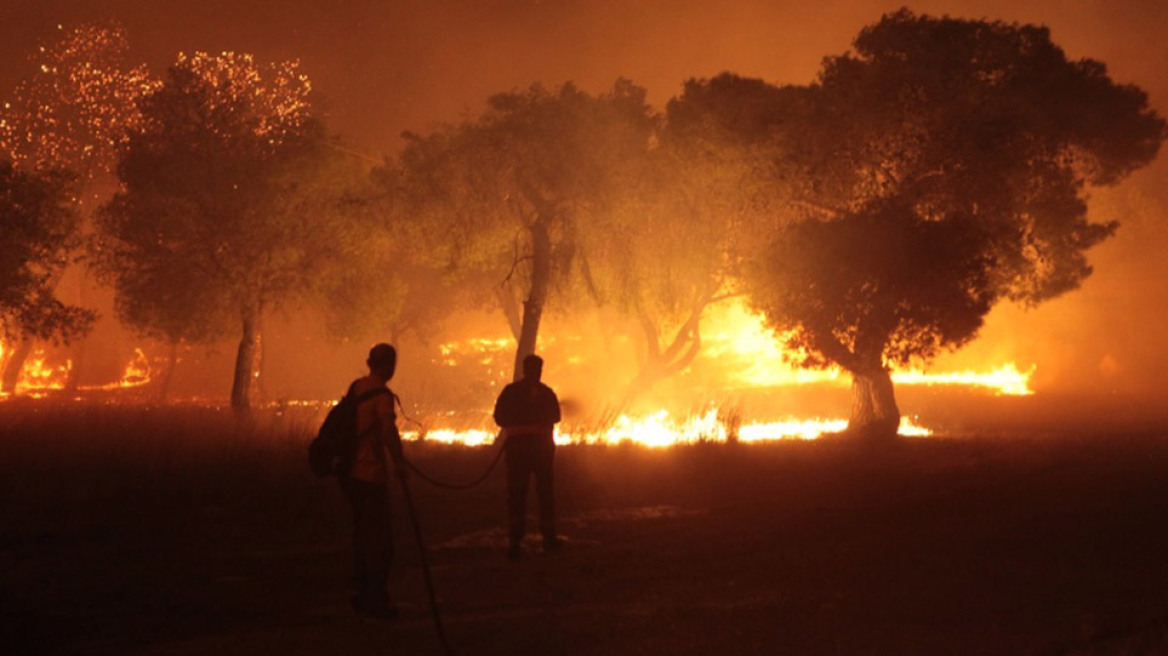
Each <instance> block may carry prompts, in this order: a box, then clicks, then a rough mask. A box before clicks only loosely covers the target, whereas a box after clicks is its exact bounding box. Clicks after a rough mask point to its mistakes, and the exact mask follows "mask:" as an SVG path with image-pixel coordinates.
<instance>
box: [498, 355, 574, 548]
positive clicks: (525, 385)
mask: <svg viewBox="0 0 1168 656" xmlns="http://www.w3.org/2000/svg"><path fill="white" fill-rule="evenodd" d="M542 375H543V359H542V358H540V357H539V356H538V355H529V356H527V357H526V358H524V359H523V378H522V379H520V380H517V381H515V382H514V383H511V384H510V385H508V386H506V387H504V388H503V391H502V392H501V393H500V394H499V398H498V400H497V401H495V423H496V424H498V425H499V426H501V427H502V429H503V435H504V439H505V440H506V441H505V442H504V447H503V448H505V449H506V458H507V519H508V525H507V529H508V531H507V533H508V535H507V537H508V539H509V546H508V548H507V557H508V558H509V559H511V560H515V559H518V558H519V555H520V553H521V549H520V545H521V544H522V543H523V536H524V534H525V533H526V526H525V523H526V522H525V520H526V516H527V486H528V482H529V481H530V480H531V478H532V477H533V476H534V477H535V492H536V496H537V497H538V498H539V530H540V533H542V534H543V545H544V549H545V550H546V551H554V550H555V549H558V548H559V547H560V539H559V538H558V537H557V536H556V527H555V498H554V495H553V491H552V464H553V460H554V457H555V452H556V443H555V439H554V438H555V430H556V427H555V425H556V424H557V423H558V422H559V421H560V401H559V399H557V398H556V393H555V392H553V391H552V388H550V387H548V386H547V385H544V384H543V383H542V382H540V377H541V376H542Z"/></svg>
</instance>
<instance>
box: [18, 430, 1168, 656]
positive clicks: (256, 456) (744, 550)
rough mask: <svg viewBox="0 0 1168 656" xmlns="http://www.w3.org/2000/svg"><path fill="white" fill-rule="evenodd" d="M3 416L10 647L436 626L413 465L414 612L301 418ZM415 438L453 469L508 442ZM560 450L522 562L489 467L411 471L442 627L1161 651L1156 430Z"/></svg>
mask: <svg viewBox="0 0 1168 656" xmlns="http://www.w3.org/2000/svg"><path fill="white" fill-rule="evenodd" d="M7 419H9V421H6V422H4V423H2V424H0V426H3V428H0V443H2V444H3V445H4V446H3V448H4V451H5V452H6V455H5V457H4V458H3V459H2V460H0V474H2V475H3V478H2V481H3V482H0V513H2V515H0V518H2V520H3V522H2V524H0V567H2V569H0V613H2V615H0V617H2V624H0V640H2V642H0V644H3V645H4V647H3V651H4V652H5V653H9V654H23V653H29V654H104V653H110V654H212V653H213V654H333V653H354V654H357V653H394V654H442V653H443V648H442V645H441V643H440V641H439V639H438V636H437V633H436V630H435V626H434V622H433V618H432V615H431V611H430V608H429V605H428V602H427V595H426V588H425V586H424V579H423V576H422V569H421V565H420V563H421V559H420V557H419V551H418V548H417V546H416V544H415V542H414V540H413V533H412V531H411V528H410V524H409V521H408V514H407V511H406V508H405V507H404V504H403V495H402V494H401V491H400V490H395V495H394V498H395V501H396V503H397V507H396V508H395V510H396V511H397V516H396V518H395V519H396V524H395V531H396V546H397V564H396V568H395V573H394V581H393V587H394V590H393V593H394V595H395V597H396V600H397V602H398V603H399V605H400V607H401V609H402V615H401V617H400V618H398V619H397V620H393V621H373V620H368V619H364V618H362V617H360V616H358V615H355V614H354V613H353V612H352V611H351V610H350V609H349V608H348V604H347V591H346V589H345V582H346V578H347V567H348V564H349V563H348V557H349V543H348V538H349V533H348V531H349V517H348V516H347V513H346V509H345V507H344V504H343V502H342V500H341V497H340V494H339V492H338V491H337V490H336V489H335V483H334V482H333V481H330V480H321V479H315V478H313V477H312V475H311V474H310V473H309V471H308V468H307V465H306V462H305V460H304V451H303V446H304V440H305V439H306V433H305V432H304V431H303V430H295V429H294V428H288V429H286V430H285V429H272V430H267V431H266V432H257V433H239V432H232V431H231V430H229V429H227V428H225V424H216V423H214V422H208V421H204V419H203V418H197V419H195V418H189V420H186V419H184V418H176V417H175V416H173V414H172V415H167V416H161V417H145V418H143V417H140V416H134V415H122V414H118V413H115V412H112V411H103V412H102V413H101V414H100V415H96V416H94V415H79V416H72V417H70V418H66V419H61V418H60V417H46V416H37V417H33V418H31V419H25V420H22V421H11V417H8V418H7ZM62 422H64V423H62ZM175 426H180V428H175ZM407 450H408V451H407V452H408V453H409V455H410V457H411V458H412V460H413V461H414V462H415V463H416V464H417V466H419V467H420V468H422V469H423V470H424V471H426V472H427V473H429V474H430V475H432V476H435V477H439V478H442V479H444V480H448V481H451V482H457V481H467V480H471V479H473V478H474V477H475V476H476V475H477V474H478V473H480V472H481V471H482V470H483V469H484V468H485V467H486V465H487V464H489V463H490V461H491V460H492V457H493V453H492V450H491V448H490V447H483V448H477V449H473V448H458V447H443V446H440V445H427V444H410V445H408V447H407ZM557 467H558V468H557V477H558V480H557V484H558V501H559V516H560V532H561V533H562V535H563V536H564V538H565V540H566V546H565V548H564V549H563V550H562V551H561V552H559V553H556V554H543V553H541V552H540V550H539V548H538V543H537V542H535V541H533V542H532V543H531V544H530V545H528V546H529V548H528V549H527V551H526V552H525V553H524V556H523V558H522V559H521V560H519V561H518V562H509V561H507V560H506V559H505V557H504V552H503V540H504V538H503V533H502V531H501V526H502V524H503V519H504V518H503V477H502V471H501V470H499V471H495V472H493V473H492V474H491V475H490V476H489V477H488V479H487V480H486V481H485V482H484V483H483V484H482V485H481V486H479V487H477V488H475V489H473V490H469V491H460V492H456V491H448V490H441V489H438V488H435V487H433V486H431V485H428V484H427V483H425V482H424V481H422V480H421V479H419V478H418V477H413V478H411V479H410V480H409V485H410V489H411V491H412V495H413V498H414V500H415V502H416V506H417V516H418V519H419V521H420V525H421V528H422V531H423V533H424V535H425V540H426V542H427V544H428V546H429V550H428V553H429V560H430V563H431V565H432V572H433V579H434V584H435V588H436V591H437V595H438V597H439V609H440V612H441V619H442V623H443V625H444V629H445V634H446V636H447V639H448V643H449V645H450V647H451V649H452V651H453V653H456V654H461V655H468V656H470V655H479V654H484V655H486V654H528V653H531V654H537V653H538V654H776V653H791V654H1154V653H1168V557H1166V554H1168V526H1166V520H1168V432H1164V433H1158V432H1155V431H1150V432H1147V433H1141V434H1131V433H1106V434H1104V433H1095V434H1076V433H1073V432H1071V431H1069V430H1068V431H1063V432H1058V433H1054V434H1049V433H1048V434H1044V435H1041V436H1039V435H1028V434H1018V435H997V436H994V437H969V436H952V437H943V436H942V437H930V438H922V439H905V440H902V441H901V442H899V443H896V444H887V445H863V444H855V443H849V442H846V441H840V440H831V439H827V440H822V441H819V442H813V443H808V442H782V443H771V444H765V445H734V444H729V445H727V444H696V445H689V446H683V447H674V448H671V449H663V450H652V449H646V448H639V447H632V446H611V447H596V446H592V447H585V446H570V447H563V448H561V449H560V450H559V451H558V453H557Z"/></svg>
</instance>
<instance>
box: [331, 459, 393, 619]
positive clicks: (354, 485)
mask: <svg viewBox="0 0 1168 656" xmlns="http://www.w3.org/2000/svg"><path fill="white" fill-rule="evenodd" d="M341 488H342V489H343V490H344V491H345V496H346V497H348V499H349V505H350V506H352V508H353V591H354V592H355V593H356V598H355V601H356V602H358V603H361V604H365V605H367V606H381V605H385V604H387V603H388V602H389V592H388V587H387V586H388V584H389V567H390V565H391V564H392V563H393V531H392V528H391V525H390V506H389V488H388V487H386V484H385V483H369V482H366V481H359V480H357V479H354V478H349V477H343V478H341Z"/></svg>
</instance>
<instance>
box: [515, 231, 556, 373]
mask: <svg viewBox="0 0 1168 656" xmlns="http://www.w3.org/2000/svg"><path fill="white" fill-rule="evenodd" d="M547 222H548V217H547V216H545V215H541V216H540V217H539V218H538V219H536V221H535V223H533V224H532V226H531V291H530V293H528V295H527V300H525V301H523V323H522V325H521V326H520V328H519V345H518V348H516V350H515V370H514V373H513V375H512V380H519V379H520V378H522V377H523V358H525V357H527V356H529V355H531V354H532V353H535V346H536V342H537V341H538V340H539V324H540V321H541V320H542V319H543V308H544V306H545V305H546V304H547V296H548V289H549V288H550V286H551V273H552V243H551V236H550V235H549V234H548V225H547Z"/></svg>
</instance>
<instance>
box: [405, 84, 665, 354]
mask: <svg viewBox="0 0 1168 656" xmlns="http://www.w3.org/2000/svg"><path fill="white" fill-rule="evenodd" d="M653 124H654V119H653V117H652V115H651V113H650V111H649V109H648V107H647V105H646V104H645V100H644V91H643V90H642V89H640V88H638V87H636V86H634V85H632V84H630V83H628V82H626V81H623V80H622V81H618V82H617V84H616V85H615V86H614V88H613V90H612V91H611V92H609V93H606V94H602V95H599V96H591V95H589V94H587V93H584V92H583V91H580V90H579V89H577V88H576V87H575V86H573V85H572V84H565V85H564V86H562V87H560V88H559V89H557V90H555V91H548V90H547V89H545V88H543V87H541V86H539V85H536V86H533V87H531V88H530V89H528V90H527V91H524V92H513V93H505V94H500V95H497V96H494V97H492V98H491V99H490V100H489V107H488V110H487V111H486V112H485V113H484V114H483V115H482V116H481V117H480V118H479V119H478V120H475V121H468V122H465V123H462V124H459V125H448V126H445V127H443V128H441V129H439V130H437V131H435V132H434V133H432V134H430V135H426V136H420V135H407V138H408V139H409V140H410V143H409V145H408V146H407V148H406V150H405V152H404V153H403V154H402V157H401V166H400V171H399V172H398V175H397V176H395V178H394V180H395V183H396V184H397V185H399V189H398V191H399V195H400V198H401V199H402V205H401V209H402V211H403V213H404V214H405V215H406V216H408V217H409V218H410V223H411V225H412V228H408V229H409V230H411V231H412V234H413V235H414V241H415V242H416V243H418V244H419V245H423V248H424V249H425V250H426V251H428V252H429V254H430V257H431V259H432V260H433V261H435V262H438V263H441V264H442V265H443V266H444V267H445V268H446V269H447V270H448V271H449V272H450V273H451V274H453V276H454V277H456V278H460V279H462V280H471V281H474V280H478V281H483V280H487V281H489V284H493V285H494V286H495V288H496V289H497V290H498V298H499V299H500V301H501V304H502V307H503V310H504V312H505V314H506V315H507V317H508V320H509V323H510V325H511V327H512V331H513V333H514V335H515V339H516V342H517V343H518V347H517V349H516V360H515V368H514V371H515V375H516V376H519V375H520V373H521V366H520V363H521V362H522V360H523V358H524V357H525V356H526V355H528V354H530V353H533V352H534V351H535V348H536V341H537V339H538V336H539V329H540V322H541V321H542V317H543V313H544V310H545V309H546V308H547V306H548V303H549V299H550V298H551V296H552V293H553V290H555V289H557V288H559V289H563V288H566V287H568V286H569V285H570V284H572V282H573V278H577V281H578V278H579V277H580V276H583V277H584V278H587V276H588V266H587V259H586V258H587V253H585V252H583V251H582V248H581V247H582V244H583V243H584V240H582V239H581V235H582V234H583V233H585V232H586V231H589V230H593V229H594V224H595V221H596V219H597V216H598V213H599V212H600V211H602V209H603V206H604V204H605V202H606V200H607V199H608V198H609V192H610V191H611V189H612V184H613V178H614V176H617V175H619V172H620V171H622V170H623V169H622V166H623V165H624V164H625V163H627V162H632V161H640V160H641V158H643V156H644V153H645V151H646V149H647V148H648V146H649V141H650V135H651V132H652V128H653ZM574 274H575V275H574ZM585 284H587V283H585ZM516 294H518V295H519V296H520V297H521V298H522V299H523V300H522V309H520V307H519V302H518V301H517V299H516Z"/></svg>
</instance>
